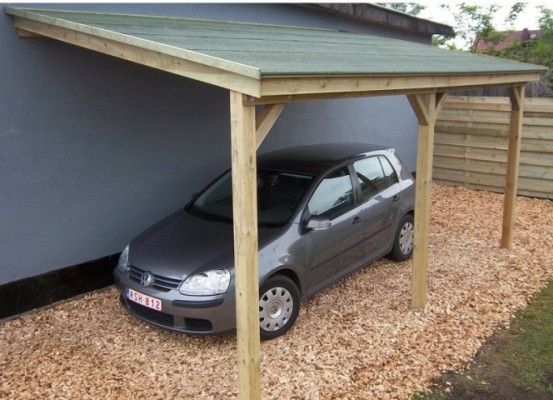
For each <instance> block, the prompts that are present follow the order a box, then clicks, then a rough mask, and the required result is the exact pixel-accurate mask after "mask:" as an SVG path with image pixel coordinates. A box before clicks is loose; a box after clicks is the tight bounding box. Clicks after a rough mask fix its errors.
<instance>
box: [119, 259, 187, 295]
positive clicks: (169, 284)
mask: <svg viewBox="0 0 553 400" xmlns="http://www.w3.org/2000/svg"><path fill="white" fill-rule="evenodd" d="M144 272H146V271H144V270H143V269H140V268H138V267H136V266H134V265H131V266H130V267H129V277H130V278H131V280H133V281H134V282H136V283H140V277H141V276H142V274H143V273H144ZM150 273H151V272H150ZM152 276H153V277H154V282H153V283H152V285H151V286H152V287H153V288H155V289H157V290H161V291H163V292H168V291H169V290H171V289H177V288H178V287H179V285H180V283H181V280H180V279H174V278H167V277H166V276H161V275H156V274H152Z"/></svg>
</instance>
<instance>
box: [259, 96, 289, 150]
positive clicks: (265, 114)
mask: <svg viewBox="0 0 553 400" xmlns="http://www.w3.org/2000/svg"><path fill="white" fill-rule="evenodd" d="M282 110H284V104H270V105H267V106H265V107H264V108H263V110H262V111H261V112H260V113H259V115H258V116H257V117H256V121H257V123H256V132H255V136H256V138H257V147H256V148H259V146H261V143H263V140H265V138H266V137H267V134H268V133H269V131H270V130H271V128H272V127H273V125H274V124H275V122H276V120H277V119H278V117H279V116H280V114H281V113H282Z"/></svg>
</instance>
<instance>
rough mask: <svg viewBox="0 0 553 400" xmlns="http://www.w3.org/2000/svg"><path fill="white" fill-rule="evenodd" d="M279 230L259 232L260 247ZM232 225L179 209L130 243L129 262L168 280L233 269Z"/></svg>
mask: <svg viewBox="0 0 553 400" xmlns="http://www.w3.org/2000/svg"><path fill="white" fill-rule="evenodd" d="M280 229H281V228H273V229H259V235H258V237H259V239H258V240H259V248H261V247H262V246H264V245H265V244H266V243H267V242H268V241H269V240H270V239H271V238H272V237H274V235H275V234H277V233H278V232H279V231H280ZM233 250H234V243H233V228H232V224H230V223H226V222H217V221H210V220H206V219H202V218H200V217H198V216H195V215H192V214H190V213H189V212H187V211H186V210H180V211H178V212H176V213H175V214H173V215H170V216H169V217H167V218H165V219H163V220H161V221H159V222H158V223H156V224H155V225H153V226H151V227H150V228H148V229H146V230H145V231H144V232H142V233H141V234H140V235H138V236H137V237H136V238H134V239H133V240H132V241H131V242H130V246H129V263H130V264H131V265H134V266H136V267H138V268H140V269H142V270H145V271H150V272H153V273H154V274H157V275H162V276H166V277H171V278H178V279H184V278H186V277H187V276H188V275H190V274H193V273H197V272H200V271H206V270H209V269H215V268H228V269H230V268H233V260H234V253H233Z"/></svg>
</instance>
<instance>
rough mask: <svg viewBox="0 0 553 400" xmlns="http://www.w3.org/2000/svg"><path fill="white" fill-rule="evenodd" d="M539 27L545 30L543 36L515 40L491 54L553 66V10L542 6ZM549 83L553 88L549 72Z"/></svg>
mask: <svg viewBox="0 0 553 400" xmlns="http://www.w3.org/2000/svg"><path fill="white" fill-rule="evenodd" d="M540 13H541V15H540V18H539V27H540V29H541V30H543V35H542V36H541V37H538V38H535V39H531V40H528V41H525V42H522V43H521V42H515V43H513V44H512V45H511V46H509V47H508V48H506V49H504V50H501V51H497V50H494V51H491V52H489V54H491V55H495V56H498V57H504V58H510V59H512V60H517V61H522V62H529V63H533V64H539V65H544V66H546V67H548V68H549V70H551V68H553V10H552V9H550V8H546V7H540ZM547 84H548V86H549V87H550V88H553V77H552V76H551V73H549V75H548V78H547Z"/></svg>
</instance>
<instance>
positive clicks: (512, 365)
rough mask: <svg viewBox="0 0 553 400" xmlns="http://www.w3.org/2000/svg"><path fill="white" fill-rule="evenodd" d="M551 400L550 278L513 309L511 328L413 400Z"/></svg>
mask: <svg viewBox="0 0 553 400" xmlns="http://www.w3.org/2000/svg"><path fill="white" fill-rule="evenodd" d="M466 398H471V399H505V398H516V399H539V400H542V399H543V400H550V399H551V400H553V280H552V281H550V282H549V284H548V286H547V287H546V288H545V289H544V290H542V291H541V292H540V293H539V294H538V295H536V297H535V298H534V299H533V300H532V301H531V303H530V304H529V305H528V307H527V308H526V309H524V310H521V311H519V312H518V313H517V314H516V317H515V318H514V319H513V321H512V323H511V327H510V328H509V329H507V330H505V331H501V332H499V333H497V334H495V335H494V336H492V338H490V340H488V342H487V343H486V344H485V345H484V346H483V347H482V349H481V350H480V351H479V352H478V354H477V356H476V358H475V361H474V363H473V364H472V365H471V366H470V368H469V369H468V370H467V371H465V372H464V373H463V374H454V373H448V374H446V375H444V376H442V377H441V378H440V379H439V380H438V381H437V382H436V385H435V388H434V389H433V390H432V392H427V393H420V394H416V395H414V396H413V398H412V399H413V400H446V399H466Z"/></svg>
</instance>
